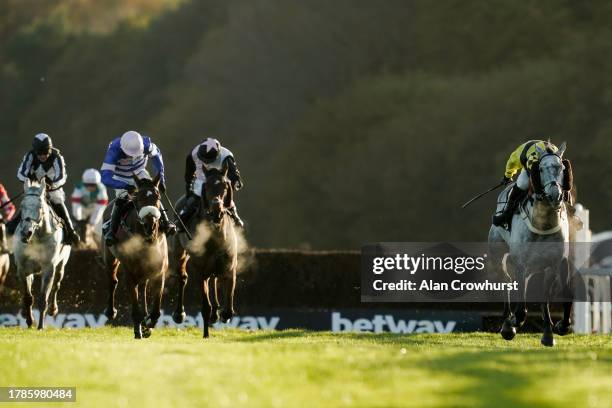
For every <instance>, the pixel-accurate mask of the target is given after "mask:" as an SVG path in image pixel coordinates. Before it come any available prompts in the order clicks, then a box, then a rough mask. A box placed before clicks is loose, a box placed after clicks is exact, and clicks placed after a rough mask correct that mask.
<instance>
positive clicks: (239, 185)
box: [232, 180, 242, 191]
mask: <svg viewBox="0 0 612 408" xmlns="http://www.w3.org/2000/svg"><path fill="white" fill-rule="evenodd" d="M232 187H233V188H234V191H238V190H240V189H241V188H242V180H236V181H235V182H234V185H233V186H232Z"/></svg>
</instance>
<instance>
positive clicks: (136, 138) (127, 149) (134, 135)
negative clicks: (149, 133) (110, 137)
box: [120, 130, 144, 157]
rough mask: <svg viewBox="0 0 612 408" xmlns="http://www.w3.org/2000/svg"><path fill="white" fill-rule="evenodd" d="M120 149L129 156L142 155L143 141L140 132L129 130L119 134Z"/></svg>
mask: <svg viewBox="0 0 612 408" xmlns="http://www.w3.org/2000/svg"><path fill="white" fill-rule="evenodd" d="M120 145H121V150H123V153H125V154H127V155H128V156H130V157H137V156H142V155H143V153H144V141H143V140H142V136H140V133H138V132H135V131H133V130H129V131H127V132H125V133H124V134H123V136H121V141H120Z"/></svg>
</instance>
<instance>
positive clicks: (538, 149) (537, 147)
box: [535, 144, 546, 156]
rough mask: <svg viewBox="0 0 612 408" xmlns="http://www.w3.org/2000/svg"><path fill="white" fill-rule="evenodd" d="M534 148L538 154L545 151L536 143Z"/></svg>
mask: <svg viewBox="0 0 612 408" xmlns="http://www.w3.org/2000/svg"><path fill="white" fill-rule="evenodd" d="M535 148H536V151H537V152H538V154H539V155H540V156H541V155H543V154H545V153H546V151H545V150H544V149H542V148H541V147H540V146H539V145H538V144H536V145H535Z"/></svg>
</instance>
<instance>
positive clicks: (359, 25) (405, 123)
mask: <svg viewBox="0 0 612 408" xmlns="http://www.w3.org/2000/svg"><path fill="white" fill-rule="evenodd" d="M611 21H612V4H610V3H608V2H605V1H589V2H575V1H561V0H557V1H552V0H540V1H535V0H534V1H521V2H515V1H508V0H504V1H502V0H490V1H476V0H473V1H459V0H442V1H435V2H434V1H427V0H411V1H403V0H401V1H400V0H397V1H396V0H385V1H376V2H372V1H369V0H336V1H333V2H330V1H323V0H312V1H308V2H303V1H298V0H260V1H257V2H252V1H247V0H228V1H223V2H219V1H213V0H199V1H197V0H196V1H177V0H174V1H164V0H156V1H145V0H129V1H127V0H124V1H119V0H108V1H93V0H90V1H77V0H57V1H53V2H43V3H42V4H41V2H38V1H34V0H2V1H0V142H1V143H0V146H1V150H0V175H1V181H2V182H3V183H5V184H6V185H7V186H8V187H9V188H10V189H11V190H12V191H13V192H14V191H17V189H18V188H19V186H18V184H17V181H16V179H15V172H16V168H17V166H18V164H19V161H20V159H21V157H22V155H23V154H24V152H25V151H26V150H27V149H28V147H29V145H30V140H31V138H32V136H33V135H34V134H35V133H37V132H40V131H45V132H47V133H49V134H50V135H51V136H52V137H53V138H54V140H55V141H56V144H57V145H58V146H59V147H60V148H61V150H62V152H63V153H64V154H65V157H66V160H67V163H68V166H69V171H70V172H71V177H70V182H71V183H72V182H74V181H76V180H77V179H78V178H79V177H80V174H81V172H82V171H83V170H84V169H85V168H87V167H99V166H100V164H101V161H102V158H103V155H104V151H105V147H106V145H107V144H108V142H109V141H110V140H111V139H112V138H114V137H117V136H119V135H120V134H121V133H122V132H123V131H125V130H128V129H135V130H139V131H141V132H143V133H145V134H148V135H150V136H152V137H153V139H154V141H155V142H156V143H157V144H158V145H159V146H160V148H161V149H162V151H163V153H164V158H165V161H166V163H167V173H168V178H169V181H170V183H169V184H170V192H171V194H172V195H173V196H174V197H178V195H179V194H181V192H182V191H183V183H182V173H183V161H184V157H185V155H186V154H187V152H188V151H189V150H190V149H191V148H192V147H193V146H194V145H195V144H196V143H198V142H199V141H201V140H202V139H203V138H205V137H207V136H213V137H217V138H219V139H220V140H221V141H222V143H223V144H225V145H227V146H228V147H229V148H230V149H231V150H232V151H233V152H234V153H235V155H236V157H237V160H238V164H239V166H240V168H241V171H242V173H243V174H244V177H245V185H246V187H245V189H244V190H243V191H241V192H240V193H239V194H238V196H237V202H238V204H239V208H240V209H241V210H242V214H243V216H244V218H245V219H246V220H247V222H248V227H249V229H248V239H249V241H250V242H251V243H254V244H255V245H257V246H263V247H278V246H280V247H302V248H308V247H312V248H340V249H341V248H353V249H354V248H357V247H359V245H360V244H361V243H364V242H372V241H427V240H433V241H437V240H464V241H467V240H480V239H484V237H485V236H486V231H487V228H488V223H489V218H490V212H491V210H492V207H493V200H494V198H493V196H489V197H488V199H483V200H481V201H479V202H478V203H477V204H475V205H473V206H472V207H469V208H468V209H466V210H460V209H459V205H460V204H461V203H462V202H463V201H465V200H466V199H468V198H469V197H470V196H471V195H473V194H474V193H476V192H478V191H480V190H483V189H484V188H487V187H488V186H489V185H491V184H493V183H495V182H496V181H497V180H498V179H499V178H500V176H501V175H502V173H503V168H504V164H505V160H506V158H507V156H508V155H509V153H510V152H511V151H512V149H514V148H515V147H516V146H517V145H518V144H519V143H521V142H522V141H524V140H526V139H530V138H543V139H547V138H551V139H552V141H554V142H557V143H560V142H561V141H563V140H566V141H567V142H568V146H569V147H568V153H567V155H568V157H569V158H570V159H572V161H573V163H574V169H575V173H576V174H575V176H576V183H577V185H578V188H579V200H580V201H581V202H583V203H584V204H585V205H586V206H587V207H589V208H590V209H591V210H592V211H591V215H592V220H591V224H592V227H593V228H594V229H595V230H604V229H608V228H611V227H612V221H611V220H610V218H609V217H608V216H607V214H609V213H610V211H611V210H612V205H611V204H610V200H611V199H612V193H611V192H610V191H611V190H610V188H609V186H610V181H609V180H610V178H609V174H610V173H611V172H612V164H611V161H610V152H612V137H611V136H612V121H611V120H610V112H612V109H611V108H612V77H611V76H610V72H612V29H611V28H610V27H612V26H611V25H610V22H611ZM67 190H70V187H68V188H67Z"/></svg>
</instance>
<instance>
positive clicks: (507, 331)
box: [499, 319, 516, 340]
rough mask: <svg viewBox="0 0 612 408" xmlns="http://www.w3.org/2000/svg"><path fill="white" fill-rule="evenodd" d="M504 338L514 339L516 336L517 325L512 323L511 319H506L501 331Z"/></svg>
mask: <svg viewBox="0 0 612 408" xmlns="http://www.w3.org/2000/svg"><path fill="white" fill-rule="evenodd" d="M499 333H500V334H501V336H502V337H503V338H504V340H512V339H513V338H514V336H516V327H514V326H513V325H512V323H511V322H510V320H508V319H506V320H504V324H503V325H502V328H501V330H500V332H499Z"/></svg>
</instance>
